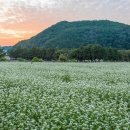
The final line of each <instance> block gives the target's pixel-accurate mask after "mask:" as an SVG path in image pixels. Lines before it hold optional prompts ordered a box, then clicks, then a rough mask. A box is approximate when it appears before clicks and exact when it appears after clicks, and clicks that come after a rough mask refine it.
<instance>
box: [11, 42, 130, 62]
mask: <svg viewBox="0 0 130 130" xmlns="http://www.w3.org/2000/svg"><path fill="white" fill-rule="evenodd" d="M9 56H10V57H13V58H16V59H18V58H23V59H26V60H32V59H33V58H34V57H37V58H39V59H43V60H44V61H58V60H60V61H70V60H71V61H72V60H75V61H79V62H83V61H91V62H96V61H101V60H102V61H130V51H128V50H117V49H115V48H107V47H102V46H101V45H98V44H95V45H87V46H81V47H79V48H75V49H54V48H36V47H35V48H30V49H29V48H21V47H17V48H13V49H12V50H10V52H9Z"/></svg>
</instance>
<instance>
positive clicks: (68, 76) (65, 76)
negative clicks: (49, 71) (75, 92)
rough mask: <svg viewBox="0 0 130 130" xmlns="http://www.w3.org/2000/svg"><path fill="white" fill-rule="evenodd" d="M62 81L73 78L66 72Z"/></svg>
mask: <svg viewBox="0 0 130 130" xmlns="http://www.w3.org/2000/svg"><path fill="white" fill-rule="evenodd" d="M62 81H63V82H67V83H68V82H71V81H72V80H71V77H70V75H69V74H65V75H63V76H62Z"/></svg>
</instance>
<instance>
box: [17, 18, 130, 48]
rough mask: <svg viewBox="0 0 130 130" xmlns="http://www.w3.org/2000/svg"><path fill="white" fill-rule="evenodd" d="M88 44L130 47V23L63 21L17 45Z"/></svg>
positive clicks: (75, 45)
mask: <svg viewBox="0 0 130 130" xmlns="http://www.w3.org/2000/svg"><path fill="white" fill-rule="evenodd" d="M87 44H100V45H102V46H104V47H113V48H118V49H122V48H123V49H130V25H126V24H122V23H117V22H112V21H107V20H99V21H77V22H67V21H62V22H59V23H57V24H55V25H53V26H51V27H49V28H48V29H46V30H44V31H43V32H41V33H39V34H38V35H36V36H34V37H32V38H30V39H28V40H24V41H20V42H19V43H17V44H16V45H15V47H27V48H30V47H44V48H78V47H80V46H81V45H87Z"/></svg>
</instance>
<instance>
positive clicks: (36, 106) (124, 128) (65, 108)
mask: <svg viewBox="0 0 130 130" xmlns="http://www.w3.org/2000/svg"><path fill="white" fill-rule="evenodd" d="M0 130H130V63H46V62H45V63H33V64H31V63H20V62H14V63H13V62H10V63H9V62H7V63H6V62H5V63H2V62H1V63H0Z"/></svg>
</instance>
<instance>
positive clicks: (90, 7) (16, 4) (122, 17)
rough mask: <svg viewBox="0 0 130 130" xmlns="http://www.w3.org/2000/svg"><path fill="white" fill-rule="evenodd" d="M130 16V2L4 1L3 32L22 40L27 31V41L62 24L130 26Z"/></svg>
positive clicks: (0, 9) (0, 20)
mask: <svg viewBox="0 0 130 130" xmlns="http://www.w3.org/2000/svg"><path fill="white" fill-rule="evenodd" d="M129 12H130V0H0V28H2V29H3V30H5V31H2V33H5V35H7V32H10V33H11V30H13V31H14V32H17V35H12V37H13V36H14V37H15V36H18V37H20V35H21V37H22V36H23V34H22V33H20V32H24V31H25V33H26V35H24V37H23V39H25V38H28V37H31V36H32V35H35V34H37V33H38V32H40V31H42V30H43V29H45V28H47V27H48V26H50V25H52V24H54V23H56V22H58V21H62V20H68V21H74V20H87V19H89V20H93V19H110V20H113V21H119V22H124V23H128V24H130V19H129V18H130V14H129ZM6 30H7V31H6ZM9 30H10V31H9ZM14 32H12V34H13V33H14ZM28 32H31V33H29V35H28ZM1 38H2V37H1V36H0V39H1ZM15 38H16V37H15ZM0 41H1V40H0ZM14 41H15V40H14Z"/></svg>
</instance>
